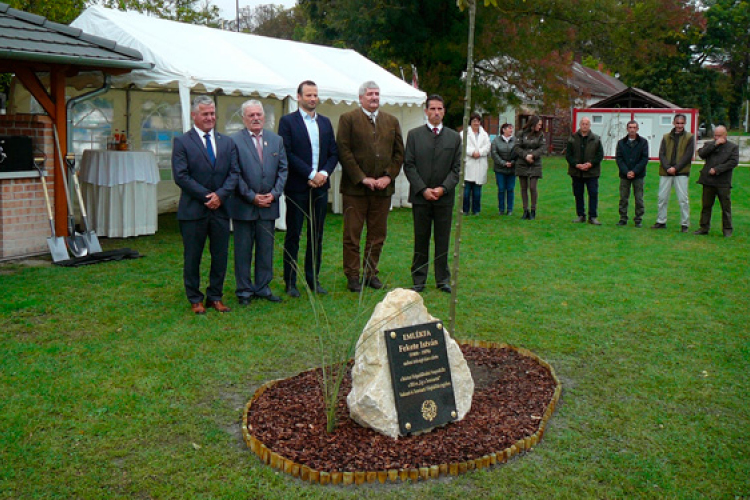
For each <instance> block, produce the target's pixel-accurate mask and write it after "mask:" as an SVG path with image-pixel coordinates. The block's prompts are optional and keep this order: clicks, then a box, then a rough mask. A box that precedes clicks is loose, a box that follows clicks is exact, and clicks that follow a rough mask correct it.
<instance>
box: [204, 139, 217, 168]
mask: <svg viewBox="0 0 750 500" xmlns="http://www.w3.org/2000/svg"><path fill="white" fill-rule="evenodd" d="M203 137H205V138H206V151H208V159H209V160H211V166H215V165H216V154H214V145H213V144H211V134H206V135H204V136H203Z"/></svg>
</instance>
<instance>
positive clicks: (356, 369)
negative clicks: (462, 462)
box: [346, 288, 474, 439]
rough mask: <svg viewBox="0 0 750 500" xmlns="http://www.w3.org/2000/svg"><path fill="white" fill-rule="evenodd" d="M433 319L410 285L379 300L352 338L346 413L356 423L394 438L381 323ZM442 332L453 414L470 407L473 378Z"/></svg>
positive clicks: (393, 408)
mask: <svg viewBox="0 0 750 500" xmlns="http://www.w3.org/2000/svg"><path fill="white" fill-rule="evenodd" d="M433 321H437V318H435V317H433V316H432V315H431V314H430V313H429V312H427V308H426V307H425V305H424V302H423V300H422V297H421V296H420V295H419V294H418V293H417V292H414V291H412V290H406V289H404V288H396V289H395V290H392V291H391V292H389V293H388V295H386V297H385V299H383V301H382V302H380V303H379V304H378V305H377V306H376V307H375V311H374V312H373V313H372V316H371V317H370V321H368V322H367V325H366V326H365V328H364V330H363V331H362V335H360V337H359V340H358V341H357V346H356V351H355V354H354V366H353V368H352V390H351V392H350V393H349V395H348V396H347V398H346V401H347V404H348V405H349V414H350V416H351V418H352V419H353V420H354V421H355V422H357V423H358V424H360V425H362V426H365V427H371V428H373V429H375V430H376V431H378V432H380V433H382V434H385V435H386V436H390V437H392V438H394V439H395V438H398V436H399V425H398V414H397V413H396V405H395V400H394V396H393V385H392V384H391V372H390V367H389V364H388V351H387V347H386V344H385V339H384V338H383V330H385V329H386V328H388V329H393V328H403V327H409V326H413V325H418V324H422V323H430V322H433ZM444 331H445V344H446V348H447V351H448V362H449V364H450V368H451V378H452V382H453V390H454V393H455V399H456V410H457V413H458V418H457V419H456V420H461V419H463V418H464V417H465V416H466V414H467V413H468V412H469V410H470V409H471V398H472V396H473V394H474V380H473V379H472V378H471V372H470V371H469V367H468V366H467V364H466V360H465V359H464V355H463V353H462V352H461V349H459V347H458V344H457V343H456V341H455V340H453V338H451V336H450V334H449V332H448V331H447V330H444Z"/></svg>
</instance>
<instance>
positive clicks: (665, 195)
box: [651, 114, 695, 233]
mask: <svg viewBox="0 0 750 500" xmlns="http://www.w3.org/2000/svg"><path fill="white" fill-rule="evenodd" d="M685 122H686V118H685V115H683V114H678V115H675V117H674V122H673V123H674V128H673V129H672V130H671V131H670V132H669V133H668V134H665V135H664V138H663V139H662V141H661V147H660V148H659V208H658V214H657V216H656V224H654V225H653V226H651V229H666V227H667V205H669V195H670V194H671V192H672V187H673V186H674V190H675V193H677V201H678V202H679V203H680V219H681V221H680V223H681V231H682V232H683V233H687V232H688V228H689V227H690V202H689V201H688V180H689V179H690V162H691V161H692V160H693V153H694V151H695V139H694V138H693V135H692V134H691V133H690V132H688V131H686V130H685Z"/></svg>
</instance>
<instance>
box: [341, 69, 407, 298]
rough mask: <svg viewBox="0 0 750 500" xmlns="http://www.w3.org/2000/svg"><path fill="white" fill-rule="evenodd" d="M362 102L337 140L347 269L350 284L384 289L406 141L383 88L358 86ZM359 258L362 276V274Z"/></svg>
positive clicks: (356, 287) (371, 84) (345, 117)
mask: <svg viewBox="0 0 750 500" xmlns="http://www.w3.org/2000/svg"><path fill="white" fill-rule="evenodd" d="M359 103H360V105H361V107H360V108H359V109H355V110H353V111H349V112H348V113H344V114H343V115H341V118H340V119H339V127H338V133H337V134H336V142H337V144H338V147H339V162H340V163H341V167H342V168H343V175H342V177H341V187H340V191H341V194H342V195H343V196H342V198H343V206H344V274H345V275H346V279H347V288H348V289H349V290H350V291H352V292H359V291H361V290H362V284H364V285H366V286H369V287H372V288H376V289H378V288H383V283H381V281H380V279H379V278H378V262H379V260H380V253H381V251H382V249H383V243H384V242H385V237H386V230H387V226H388V212H389V211H390V208H391V196H392V195H393V191H394V181H395V179H396V176H397V175H398V174H399V172H400V171H401V163H402V162H403V159H404V141H403V139H402V137H401V126H400V125H399V123H398V120H397V119H396V117H394V116H392V115H389V114H388V113H385V112H384V111H381V110H380V109H379V108H380V87H378V85H377V84H376V83H375V82H372V81H369V82H365V83H363V84H362V85H361V86H360V87H359ZM365 224H366V225H367V236H366V240H365V255H364V258H360V251H359V247H360V241H361V238H362V230H363V229H364V226H365ZM360 262H361V266H362V276H361V277H360Z"/></svg>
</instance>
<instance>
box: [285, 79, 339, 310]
mask: <svg viewBox="0 0 750 500" xmlns="http://www.w3.org/2000/svg"><path fill="white" fill-rule="evenodd" d="M297 101H298V103H299V108H300V109H299V111H295V112H293V113H290V114H288V115H286V116H283V117H282V118H281V121H280V122H279V135H280V136H281V137H282V138H283V139H284V148H285V149H286V153H287V158H288V159H289V176H288V178H287V183H286V187H285V188H284V194H285V195H286V237H285V238H284V282H285V283H286V293H287V294H288V295H289V296H291V297H299V290H298V289H297V254H298V253H299V240H300V233H301V232H302V225H303V224H304V221H305V219H306V220H307V250H306V251H305V280H306V281H307V285H308V286H309V287H310V290H311V291H313V292H316V293H319V294H325V293H327V291H326V289H325V288H323V287H322V286H321V285H320V260H321V252H322V250H323V224H324V223H325V218H326V212H327V210H328V188H329V186H330V183H329V181H328V178H329V176H330V175H331V173H332V172H333V170H334V169H335V168H336V164H337V163H338V161H339V156H338V148H337V147H336V139H335V137H334V134H333V127H332V126H331V121H330V120H329V119H328V118H326V117H325V116H322V115H320V114H318V113H317V112H316V111H315V108H316V107H317V105H318V87H317V85H315V82H312V81H310V80H306V81H304V82H302V83H300V84H299V87H298V88H297Z"/></svg>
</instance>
